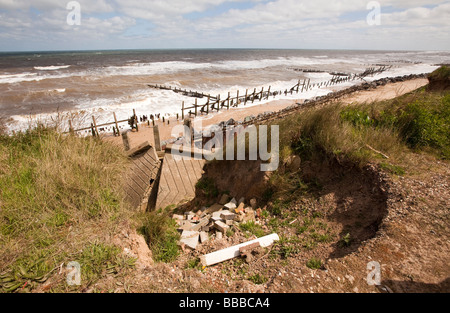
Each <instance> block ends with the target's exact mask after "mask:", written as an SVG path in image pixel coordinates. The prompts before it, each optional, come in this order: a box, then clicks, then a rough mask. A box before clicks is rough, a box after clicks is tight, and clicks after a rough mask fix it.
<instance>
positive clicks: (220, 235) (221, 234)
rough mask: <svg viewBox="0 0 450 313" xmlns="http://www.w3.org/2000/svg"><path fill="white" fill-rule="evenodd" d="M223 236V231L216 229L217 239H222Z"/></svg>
mask: <svg viewBox="0 0 450 313" xmlns="http://www.w3.org/2000/svg"><path fill="white" fill-rule="evenodd" d="M222 238H223V233H221V232H220V231H216V239H219V240H220V239H222Z"/></svg>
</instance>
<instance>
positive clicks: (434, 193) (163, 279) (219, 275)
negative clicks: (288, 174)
mask: <svg viewBox="0 0 450 313" xmlns="http://www.w3.org/2000/svg"><path fill="white" fill-rule="evenodd" d="M216 166H217V165H212V168H210V169H206V175H214V174H215V173H216V171H218V170H220V168H214V167H216ZM252 166H257V165H256V164H255V165H252ZM239 167H240V169H241V171H240V173H241V174H240V175H237V176H239V177H238V178H241V179H242V180H243V183H242V184H245V181H246V179H248V180H251V179H252V178H249V177H248V171H249V168H248V164H246V165H244V164H241V165H235V168H234V169H235V170H238V169H239ZM244 167H245V170H244ZM233 173H234V174H233ZM233 173H231V171H230V172H229V174H224V176H223V177H222V183H225V182H226V181H227V179H229V178H230V177H231V176H233V175H234V177H235V178H236V172H235V171H233ZM311 173H314V175H311ZM449 174H450V168H449V165H448V163H447V162H442V161H438V160H436V159H434V158H432V157H430V156H428V155H418V157H417V167H416V168H415V170H414V171H411V172H409V173H408V174H406V175H404V176H395V175H393V174H391V173H387V172H385V171H383V170H381V169H380V168H378V167H377V166H375V165H369V166H367V167H365V168H363V169H360V168H355V167H353V166H350V165H346V164H338V163H333V164H324V163H320V162H317V163H314V162H304V163H302V169H301V171H300V173H299V174H296V175H300V177H302V179H303V180H304V181H305V182H308V180H309V182H311V183H312V182H313V183H314V184H312V186H320V187H319V188H314V187H313V188H312V189H310V190H309V191H308V193H307V194H305V197H302V198H299V199H300V200H298V201H296V202H293V203H289V205H288V206H287V207H286V208H285V210H284V213H283V214H282V215H281V216H276V217H275V218H274V216H271V215H269V216H266V217H260V218H257V222H256V223H257V224H258V225H260V228H261V229H262V230H263V231H264V233H265V234H270V233H273V232H276V233H277V234H278V235H279V236H280V237H281V238H282V239H281V241H280V242H278V243H276V244H275V245H273V246H271V247H270V248H266V249H260V250H257V251H255V252H254V257H253V258H252V260H251V261H250V262H247V261H246V260H244V259H243V258H242V257H238V258H235V259H233V260H230V261H226V262H223V263H220V264H217V265H214V266H211V267H207V268H202V267H201V265H200V264H198V263H197V262H196V260H197V259H198V257H199V256H201V255H203V254H205V253H209V252H213V251H216V250H219V249H223V248H226V247H229V246H232V245H235V244H239V243H242V242H246V241H249V240H252V239H255V238H256V237H255V236H254V235H252V234H250V233H248V232H245V231H242V230H241V229H240V228H239V227H238V226H236V227H234V228H233V232H232V233H229V234H228V235H227V236H225V237H224V238H223V239H215V238H214V237H212V238H211V240H210V241H209V242H208V243H205V244H202V245H201V246H200V248H198V249H197V250H195V251H192V250H189V249H186V250H185V251H184V252H183V253H182V254H181V256H180V257H179V258H178V259H177V260H176V261H175V262H172V263H169V264H164V263H155V264H154V263H153V262H152V261H151V259H150V258H148V255H149V254H151V253H150V252H149V251H146V249H147V248H146V247H145V245H142V243H141V244H140V245H139V242H138V240H137V239H136V238H135V235H133V233H126V232H122V233H120V234H118V235H116V240H117V242H121V244H122V245H123V244H124V243H127V242H128V243H130V245H128V250H127V251H129V253H131V254H133V253H134V254H135V255H136V256H138V255H144V256H146V257H144V258H139V261H138V267H137V269H136V270H135V271H133V272H132V273H130V274H128V275H126V276H124V277H122V278H120V286H127V289H126V291H129V292H144V293H146V292H152V293H153V292H160V293H161V292H162V293H175V292H188V293H209V292H215V293H216V292H219V293H223V292H229V293H233V292H237V293H343V292H350V293H361V292H362V293H367V292H369V293H371V292H376V293H380V292H383V293H386V292H394V293H399V292H449V291H450V279H449V278H450V268H449V266H448V264H449V261H450V253H449V252H450V244H449V239H448V238H449V235H450V234H449V207H448V203H450V191H449V190H450V188H449V177H450V175H449ZM246 177H247V178H246ZM219 185H220V182H219ZM228 186H230V185H228ZM240 186H242V185H240ZM235 187H236V188H234V189H233V186H231V188H230V189H229V190H227V191H228V192H230V194H231V195H233V193H236V195H237V194H238V190H239V186H235ZM254 191H255V190H254ZM256 194H257V192H256V191H255V194H254V195H256ZM246 201H248V200H246ZM258 202H259V198H258ZM192 203H194V202H192ZM192 203H191V204H192ZM269 205H270V204H269ZM346 234H350V237H346ZM345 238H347V239H349V240H348V241H346V240H345ZM133 242H134V246H133V244H132V243H133ZM312 259H318V260H320V261H321V262H322V263H321V265H320V267H319V268H318V269H312V268H310V266H308V262H309V261H310V260H312ZM370 262H376V263H374V264H375V265H376V264H379V266H380V285H377V286H375V285H369V284H368V279H369V282H370V280H371V279H375V278H376V277H375V276H374V275H372V274H373V273H372V271H373V270H374V269H375V268H374V267H371V266H370V265H371V263H370ZM115 283H116V284H115V285H111V284H112V282H107V281H104V282H99V283H98V284H97V285H96V286H95V288H96V290H102V288H104V289H105V290H111V288H113V289H115V291H117V292H123V291H125V289H124V287H118V285H117V281H115Z"/></svg>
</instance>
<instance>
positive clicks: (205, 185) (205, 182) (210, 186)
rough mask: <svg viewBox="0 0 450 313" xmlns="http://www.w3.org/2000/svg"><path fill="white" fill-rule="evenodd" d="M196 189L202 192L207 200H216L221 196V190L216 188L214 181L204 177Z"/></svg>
mask: <svg viewBox="0 0 450 313" xmlns="http://www.w3.org/2000/svg"><path fill="white" fill-rule="evenodd" d="M195 187H196V188H197V189H199V190H201V191H202V192H203V193H204V194H205V196H206V197H207V198H216V197H217V196H218V195H219V190H218V189H217V187H216V184H215V182H214V180H212V179H211V178H208V177H202V178H201V179H200V180H199V181H198V182H197V184H196V185H195Z"/></svg>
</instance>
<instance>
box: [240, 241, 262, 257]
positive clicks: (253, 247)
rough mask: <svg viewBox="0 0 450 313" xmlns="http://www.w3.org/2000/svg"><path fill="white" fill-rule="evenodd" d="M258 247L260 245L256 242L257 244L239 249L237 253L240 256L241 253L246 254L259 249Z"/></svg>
mask: <svg viewBox="0 0 450 313" xmlns="http://www.w3.org/2000/svg"><path fill="white" fill-rule="evenodd" d="M260 246H261V245H260V244H259V242H258V241H257V242H254V243H251V244H248V245H246V246H242V247H239V252H240V253H241V254H242V253H245V252H248V251H252V250H254V249H256V248H259V247H260Z"/></svg>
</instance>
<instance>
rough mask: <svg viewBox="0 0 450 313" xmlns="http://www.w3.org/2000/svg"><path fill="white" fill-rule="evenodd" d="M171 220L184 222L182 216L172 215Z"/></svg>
mask: <svg viewBox="0 0 450 313" xmlns="http://www.w3.org/2000/svg"><path fill="white" fill-rule="evenodd" d="M172 218H173V219H174V220H184V216H183V215H180V214H174V215H172Z"/></svg>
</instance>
